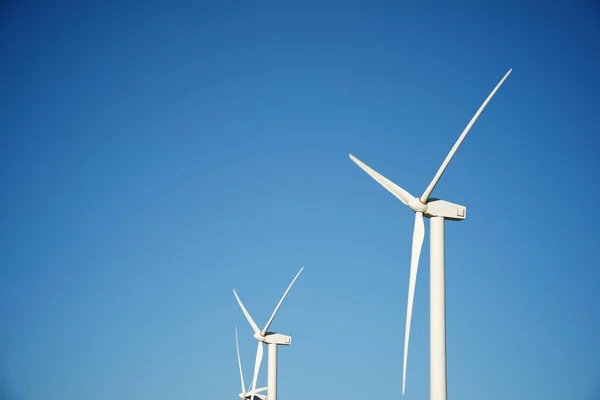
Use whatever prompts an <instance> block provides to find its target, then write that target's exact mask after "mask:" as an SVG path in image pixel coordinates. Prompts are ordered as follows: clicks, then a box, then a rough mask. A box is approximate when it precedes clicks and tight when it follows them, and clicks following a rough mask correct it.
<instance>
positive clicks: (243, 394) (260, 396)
mask: <svg viewBox="0 0 600 400" xmlns="http://www.w3.org/2000/svg"><path fill="white" fill-rule="evenodd" d="M235 348H236V349H237V357H238V366H239V367H240V381H241V382H242V391H241V392H240V394H239V395H238V396H239V397H240V399H241V400H246V399H249V400H256V399H253V397H252V392H251V391H250V387H252V384H251V385H250V386H248V390H246V385H245V384H244V373H243V372H242V359H241V358H240V345H239V343H238V333H237V327H236V328H235ZM253 383H254V381H253ZM265 390H267V388H266V387H263V388H260V389H256V392H255V394H254V396H255V397H256V398H258V399H260V400H267V396H265V395H264V394H256V393H260V392H264V391H265Z"/></svg>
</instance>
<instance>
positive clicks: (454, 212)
mask: <svg viewBox="0 0 600 400" xmlns="http://www.w3.org/2000/svg"><path fill="white" fill-rule="evenodd" d="M423 215H424V216H425V217H427V218H431V217H444V218H445V219H449V220H452V221H462V220H463V219H465V218H467V207H465V206H460V205H458V204H454V203H450V202H448V201H445V200H440V199H434V198H432V199H430V200H429V202H427V209H426V211H425V212H424V214H423Z"/></svg>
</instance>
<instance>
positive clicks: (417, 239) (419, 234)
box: [402, 212, 425, 394]
mask: <svg viewBox="0 0 600 400" xmlns="http://www.w3.org/2000/svg"><path fill="white" fill-rule="evenodd" d="M424 237H425V226H424V224H423V213H422V212H417V213H415V230H414V231H413V243H412V254H411V257H410V258H411V259H410V278H409V283H408V303H407V304H406V331H405V332H404V367H403V369H402V394H404V389H405V387H406V360H407V357H408V339H409V337H410V320H411V318H412V308H413V300H414V297H415V287H416V284H417V271H418V269H419V257H420V256H421V247H423V239H424Z"/></svg>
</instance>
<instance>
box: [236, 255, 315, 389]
mask: <svg viewBox="0 0 600 400" xmlns="http://www.w3.org/2000/svg"><path fill="white" fill-rule="evenodd" d="M303 269H304V267H302V268H300V271H299V272H298V273H297V274H296V276H295V277H294V279H293V280H292V283H290V286H288V288H287V290H286V291H285V293H284V294H283V296H282V297H281V300H279V303H277V307H275V310H274V311H273V314H272V315H271V318H269V320H268V321H267V324H266V325H265V327H264V328H263V330H262V331H261V330H260V329H258V325H256V323H255V322H254V320H253V319H252V317H251V316H250V314H249V313H248V311H247V310H246V307H244V304H243V303H242V301H241V300H240V297H239V296H238V294H237V293H236V291H235V289H234V290H233V294H234V295H235V298H236V299H237V301H238V303H239V305H240V308H241V309H242V312H243V313H244V315H245V316H246V319H247V320H248V322H249V323H250V326H251V327H252V330H253V331H254V338H255V339H256V340H257V341H258V347H257V349H256V361H255V364H254V380H253V382H252V390H251V392H250V395H251V396H252V395H253V394H254V393H256V380H257V379H258V370H259V369H260V363H261V361H262V357H263V343H266V344H268V345H269V359H268V370H267V396H268V400H277V346H289V345H290V344H292V338H291V337H290V336H287V335H282V334H280V333H274V332H269V331H268V329H269V327H270V326H271V323H273V319H274V318H275V315H276V314H277V311H279V307H281V303H283V300H284V299H285V296H287V294H288V292H289V291H290V289H291V288H292V285H293V284H294V282H296V279H298V277H299V276H300V274H301V273H302V270H303Z"/></svg>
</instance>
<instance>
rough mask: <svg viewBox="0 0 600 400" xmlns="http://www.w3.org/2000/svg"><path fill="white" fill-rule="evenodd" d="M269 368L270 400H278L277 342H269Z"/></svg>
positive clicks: (268, 391) (268, 385)
mask: <svg viewBox="0 0 600 400" xmlns="http://www.w3.org/2000/svg"><path fill="white" fill-rule="evenodd" d="M268 361H269V362H268V370H267V388H268V390H267V394H268V395H269V400H277V344H275V343H270V344H269V360H268Z"/></svg>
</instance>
